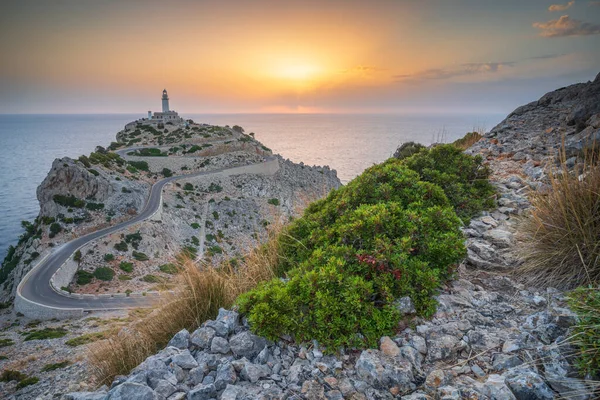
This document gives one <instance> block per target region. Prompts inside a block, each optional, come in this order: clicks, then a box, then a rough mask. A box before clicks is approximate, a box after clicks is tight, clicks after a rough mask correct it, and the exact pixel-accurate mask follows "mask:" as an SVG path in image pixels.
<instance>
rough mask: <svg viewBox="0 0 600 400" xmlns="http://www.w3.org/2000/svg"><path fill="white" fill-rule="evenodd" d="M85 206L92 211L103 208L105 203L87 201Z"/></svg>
mask: <svg viewBox="0 0 600 400" xmlns="http://www.w3.org/2000/svg"><path fill="white" fill-rule="evenodd" d="M85 208H87V209H88V210H90V211H98V210H102V209H104V203H91V202H89V203H87V204H86V205H85Z"/></svg>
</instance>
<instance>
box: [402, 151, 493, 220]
mask: <svg viewBox="0 0 600 400" xmlns="http://www.w3.org/2000/svg"><path fill="white" fill-rule="evenodd" d="M404 163H405V164H406V166H407V167H408V168H410V169H411V170H413V171H416V172H417V173H419V175H420V177H421V180H424V181H427V182H432V183H435V184H436V185H439V186H440V187H441V188H442V189H443V190H444V192H445V193H446V195H447V196H448V199H449V200H450V203H452V206H453V207H454V210H455V211H456V214H457V215H458V216H459V217H460V218H461V219H462V220H463V221H464V222H468V221H469V220H470V219H471V217H474V216H475V215H477V214H479V213H480V212H481V211H483V210H486V209H490V208H493V207H494V206H495V196H494V195H495V190H494V187H493V186H492V185H491V183H490V182H489V180H488V178H489V176H490V173H491V171H490V169H489V168H488V167H487V166H486V165H484V164H483V159H482V158H481V156H475V157H473V156H470V155H468V154H465V153H463V151H462V150H461V149H459V148H457V147H456V146H453V145H451V144H444V145H438V146H434V147H432V148H430V149H422V150H421V151H419V152H418V153H416V154H415V155H413V156H411V157H409V158H407V159H405V160H404Z"/></svg>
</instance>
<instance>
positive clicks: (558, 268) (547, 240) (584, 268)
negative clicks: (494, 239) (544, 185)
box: [518, 147, 600, 289]
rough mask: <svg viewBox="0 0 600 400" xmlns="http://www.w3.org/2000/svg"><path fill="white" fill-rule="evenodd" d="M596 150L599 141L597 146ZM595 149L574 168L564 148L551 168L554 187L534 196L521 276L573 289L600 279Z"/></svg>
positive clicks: (599, 179)
mask: <svg viewBox="0 0 600 400" xmlns="http://www.w3.org/2000/svg"><path fill="white" fill-rule="evenodd" d="M596 152H597V147H596ZM596 152H595V151H591V152H590V153H588V154H587V155H586V156H585V160H584V161H583V163H582V164H583V166H582V167H580V168H575V170H573V171H570V170H569V168H568V167H567V164H566V161H565V158H566V157H565V154H564V151H563V152H562V155H561V157H560V158H561V162H560V166H559V167H558V168H555V169H554V170H553V171H550V173H549V190H545V191H540V192H536V193H534V194H533V195H532V196H531V204H532V206H533V207H532V211H531V213H530V215H529V217H528V218H525V219H524V220H523V221H522V222H521V224H520V227H519V229H518V236H519V242H520V248H519V250H520V256H521V257H522V259H523V261H524V263H523V265H522V266H521V267H520V270H519V271H518V275H520V277H521V278H523V279H524V280H526V281H528V282H529V283H532V284H534V285H541V286H554V287H557V288H560V289H573V288H575V287H577V286H581V285H589V284H598V283H600V166H599V165H598V164H597V163H594V162H593V160H595V153H596Z"/></svg>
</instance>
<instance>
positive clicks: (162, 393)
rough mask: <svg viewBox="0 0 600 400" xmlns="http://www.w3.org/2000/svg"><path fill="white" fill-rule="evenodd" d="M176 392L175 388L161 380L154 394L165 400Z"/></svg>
mask: <svg viewBox="0 0 600 400" xmlns="http://www.w3.org/2000/svg"><path fill="white" fill-rule="evenodd" d="M176 391H177V388H176V387H175V386H174V385H172V384H170V383H169V382H168V381H166V380H164V379H163V380H161V381H160V382H159V383H158V384H157V385H156V386H155V387H154V392H155V393H156V394H157V395H158V396H159V398H161V399H166V398H167V397H169V396H171V395H172V394H173V393H175V392H176Z"/></svg>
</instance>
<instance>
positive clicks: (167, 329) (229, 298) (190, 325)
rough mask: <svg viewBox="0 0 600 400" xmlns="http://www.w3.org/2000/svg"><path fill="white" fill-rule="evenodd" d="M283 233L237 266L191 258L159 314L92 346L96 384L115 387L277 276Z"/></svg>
mask: <svg viewBox="0 0 600 400" xmlns="http://www.w3.org/2000/svg"><path fill="white" fill-rule="evenodd" d="M282 229H283V224H282V223H277V222H275V223H273V224H271V225H270V226H269V230H268V236H267V239H266V241H265V243H264V244H263V245H261V246H259V247H257V248H255V249H254V250H252V251H251V252H250V253H248V254H247V255H246V256H244V257H243V258H242V259H237V261H236V262H235V263H231V262H227V261H225V262H223V263H222V264H221V265H220V266H219V267H218V268H214V267H212V266H210V265H198V264H196V263H194V262H193V261H191V260H189V259H188V260H185V261H184V262H183V263H182V271H181V273H180V274H179V275H178V276H177V281H176V287H177V290H176V292H175V294H172V295H167V296H166V297H165V298H164V300H163V301H162V302H161V304H160V305H159V306H158V307H157V308H156V309H155V310H153V311H152V312H151V313H150V314H148V315H146V316H143V317H142V318H140V319H139V320H138V321H137V322H135V323H133V324H132V325H130V326H129V327H127V328H125V329H123V330H121V331H120V332H118V333H115V334H113V335H111V336H110V337H109V338H108V339H106V340H103V341H99V342H96V343H93V344H91V345H90V346H89V347H88V359H89V363H90V367H91V372H92V374H93V376H94V378H95V381H96V383H98V384H100V385H101V384H110V383H111V382H112V380H113V379H114V377H115V376H116V375H125V374H128V373H129V372H130V371H131V369H133V368H134V367H136V366H137V365H138V364H140V363H141V362H142V361H144V360H145V359H146V358H147V357H148V356H150V355H152V354H155V353H156V352H157V351H158V350H160V349H161V348H163V347H164V346H165V345H166V344H167V343H168V341H169V340H170V339H171V337H172V336H173V335H174V334H175V333H177V332H178V331H180V330H181V329H183V328H186V329H188V330H190V331H192V330H194V329H196V328H197V327H198V326H199V325H200V324H201V323H202V322H204V321H206V320H207V319H211V318H214V317H216V315H217V313H218V310H219V308H221V307H225V308H227V307H230V306H231V305H232V304H233V302H234V301H235V299H236V298H237V297H238V296H239V295H240V294H241V293H244V292H246V291H248V290H250V289H252V288H254V287H255V286H256V285H257V284H258V283H260V282H263V281H267V280H269V279H272V278H273V277H275V271H276V268H277V262H278V259H279V241H278V235H279V233H280V232H281V230H282Z"/></svg>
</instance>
